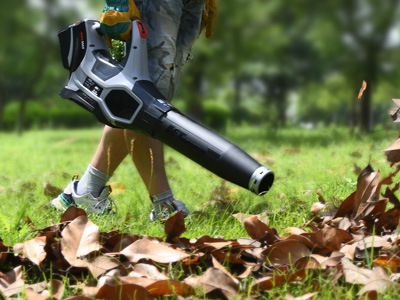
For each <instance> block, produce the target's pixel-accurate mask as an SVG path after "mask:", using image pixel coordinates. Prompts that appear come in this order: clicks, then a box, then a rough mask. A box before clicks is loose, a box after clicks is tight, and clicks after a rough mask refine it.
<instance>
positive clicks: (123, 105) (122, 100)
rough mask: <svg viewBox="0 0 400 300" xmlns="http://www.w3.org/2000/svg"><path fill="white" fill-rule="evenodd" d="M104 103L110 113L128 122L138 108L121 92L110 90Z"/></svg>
mask: <svg viewBox="0 0 400 300" xmlns="http://www.w3.org/2000/svg"><path fill="white" fill-rule="evenodd" d="M105 103H106V105H107V107H108V109H109V110H110V112H111V113H112V114H113V115H114V116H115V117H118V118H121V119H124V120H127V121H129V120H130V119H131V118H132V116H133V115H134V114H135V112H136V110H137V109H138V108H139V103H138V102H137V101H136V100H135V99H134V98H133V97H132V96H131V95H129V94H128V93H127V92H125V91H123V90H112V91H111V92H109V93H108V95H107V97H106V99H105Z"/></svg>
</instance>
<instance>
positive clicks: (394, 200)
mask: <svg viewBox="0 0 400 300" xmlns="http://www.w3.org/2000/svg"><path fill="white" fill-rule="evenodd" d="M399 187H400V184H399V183H396V185H395V186H394V188H393V189H390V188H389V187H387V188H386V191H385V193H384V194H383V197H386V198H388V199H389V202H390V203H392V204H393V205H394V206H400V201H399V199H398V198H397V196H396V195H395V194H394V193H395V192H396V191H397V190H398V189H399Z"/></svg>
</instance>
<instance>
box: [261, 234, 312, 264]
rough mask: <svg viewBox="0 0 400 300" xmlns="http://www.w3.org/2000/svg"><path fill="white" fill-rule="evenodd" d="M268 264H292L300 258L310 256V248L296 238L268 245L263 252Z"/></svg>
mask: <svg viewBox="0 0 400 300" xmlns="http://www.w3.org/2000/svg"><path fill="white" fill-rule="evenodd" d="M262 254H263V255H264V256H265V261H266V263H267V264H268V265H272V266H278V265H292V264H294V263H295V262H296V261H297V260H298V259H300V258H302V257H304V256H309V255H310V254H311V252H310V249H308V247H307V246H306V245H304V244H303V243H301V242H299V241H295V240H284V241H282V242H278V243H275V244H273V245H272V246H270V247H268V248H267V249H266V250H264V251H263V252H262Z"/></svg>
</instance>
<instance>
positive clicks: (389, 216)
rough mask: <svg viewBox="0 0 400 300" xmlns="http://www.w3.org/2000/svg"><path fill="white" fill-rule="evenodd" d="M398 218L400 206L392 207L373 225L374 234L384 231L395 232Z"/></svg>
mask: <svg viewBox="0 0 400 300" xmlns="http://www.w3.org/2000/svg"><path fill="white" fill-rule="evenodd" d="M399 217H400V206H397V207H394V208H392V209H391V210H388V211H387V212H385V213H384V214H383V215H382V216H381V217H380V218H379V219H378V222H377V223H376V224H375V228H376V234H380V233H382V232H385V231H393V230H396V228H397V226H398V224H399Z"/></svg>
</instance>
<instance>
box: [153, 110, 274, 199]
mask: <svg viewBox="0 0 400 300" xmlns="http://www.w3.org/2000/svg"><path fill="white" fill-rule="evenodd" d="M153 136H154V137H155V138H157V139H159V140H160V141H162V142H164V143H165V144H167V145H169V146H170V147H172V148H174V149H175V150H177V151H178V152H180V153H182V154H183V155H185V156H187V157H188V158H190V159H192V160H193V161H195V162H197V163H198V164H200V165H201V166H203V167H205V168H206V169H208V170H210V171H211V172H213V173H214V174H216V175H218V176H220V177H221V178H224V179H226V180H228V181H230V182H232V183H234V184H237V185H239V186H241V187H243V188H246V189H249V190H250V191H252V192H253V193H255V194H257V195H262V194H264V193H266V192H267V191H268V190H269V189H270V188H271V186H272V184H273V181H274V173H273V172H272V171H271V170H269V169H268V168H266V167H264V166H262V165H261V164H260V163H258V162H257V161H256V160H255V159H253V158H252V157H251V156H249V155H248V154H247V153H246V152H245V151H243V150H242V149H240V148H239V147H238V146H236V145H234V144H233V143H231V142H229V141H228V140H226V139H224V138H222V137H221V136H220V135H218V134H216V133H214V132H213V131H211V130H209V129H208V128H206V127H204V126H202V125H201V124H199V123H197V122H195V121H193V120H192V119H190V118H188V117H186V116H185V115H183V114H181V113H180V112H178V111H175V110H171V111H169V112H167V113H166V114H164V115H163V117H162V119H161V120H160V122H159V123H158V125H157V126H156V127H155V128H154V133H153Z"/></svg>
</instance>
